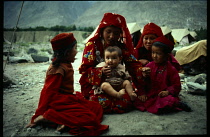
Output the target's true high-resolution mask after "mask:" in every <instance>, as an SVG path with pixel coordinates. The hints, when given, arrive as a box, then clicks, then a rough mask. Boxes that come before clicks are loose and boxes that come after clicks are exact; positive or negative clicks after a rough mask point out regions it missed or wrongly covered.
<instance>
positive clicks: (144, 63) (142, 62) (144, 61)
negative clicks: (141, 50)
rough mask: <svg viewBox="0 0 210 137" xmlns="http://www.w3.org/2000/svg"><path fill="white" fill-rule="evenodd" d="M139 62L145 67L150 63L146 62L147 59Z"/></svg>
mask: <svg viewBox="0 0 210 137" xmlns="http://www.w3.org/2000/svg"><path fill="white" fill-rule="evenodd" d="M139 61H140V62H141V64H142V65H143V66H145V65H147V64H148V63H149V61H148V60H146V59H140V60H139Z"/></svg>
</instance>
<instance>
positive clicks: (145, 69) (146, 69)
mask: <svg viewBox="0 0 210 137" xmlns="http://www.w3.org/2000/svg"><path fill="white" fill-rule="evenodd" d="M150 72H151V69H150V68H149V67H143V68H142V75H143V77H148V76H149V75H150Z"/></svg>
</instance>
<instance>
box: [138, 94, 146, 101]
mask: <svg viewBox="0 0 210 137" xmlns="http://www.w3.org/2000/svg"><path fill="white" fill-rule="evenodd" d="M138 98H139V99H140V100H141V101H142V102H145V101H146V100H147V96H146V95H141V96H138Z"/></svg>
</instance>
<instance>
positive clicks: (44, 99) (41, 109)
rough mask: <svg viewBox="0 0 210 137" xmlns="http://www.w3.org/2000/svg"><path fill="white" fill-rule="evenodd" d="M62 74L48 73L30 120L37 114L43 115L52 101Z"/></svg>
mask: <svg viewBox="0 0 210 137" xmlns="http://www.w3.org/2000/svg"><path fill="white" fill-rule="evenodd" d="M62 79H63V76H62V75H61V74H54V75H48V76H47V77H46V79H45V84H44V87H43V89H42V91H41V93H40V98H39V104H38V108H37V109H36V112H35V115H34V116H33V117H32V121H33V120H34V119H35V118H36V117H37V116H39V115H43V114H44V113H45V111H46V110H47V109H48V107H49V103H50V102H51V101H52V97H53V95H54V94H55V93H56V92H58V91H59V88H60V85H61V82H62Z"/></svg>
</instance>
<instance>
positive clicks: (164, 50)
mask: <svg viewBox="0 0 210 137" xmlns="http://www.w3.org/2000/svg"><path fill="white" fill-rule="evenodd" d="M152 45H153V46H156V47H159V48H161V49H162V51H163V53H165V54H167V53H171V50H170V49H169V47H168V45H166V44H164V43H161V42H159V41H157V42H154V43H153V44H152Z"/></svg>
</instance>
